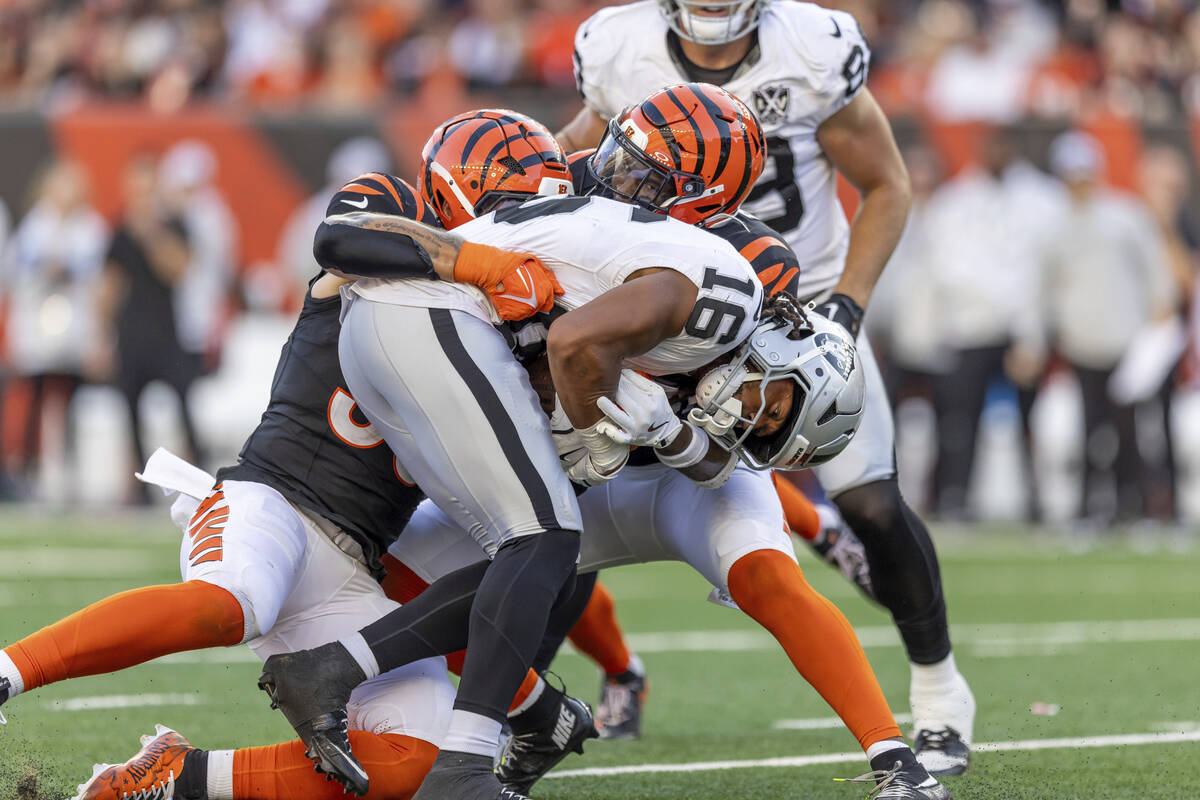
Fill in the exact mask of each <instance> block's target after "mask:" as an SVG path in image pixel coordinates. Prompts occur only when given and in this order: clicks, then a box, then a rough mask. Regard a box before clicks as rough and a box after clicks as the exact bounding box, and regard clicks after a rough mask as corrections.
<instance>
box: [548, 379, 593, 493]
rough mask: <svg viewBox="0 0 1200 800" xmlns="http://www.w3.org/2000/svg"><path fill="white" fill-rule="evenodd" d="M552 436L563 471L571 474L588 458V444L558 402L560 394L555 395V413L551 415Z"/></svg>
mask: <svg viewBox="0 0 1200 800" xmlns="http://www.w3.org/2000/svg"><path fill="white" fill-rule="evenodd" d="M550 438H551V439H552V440H553V441H554V449H555V450H557V451H558V463H559V464H561V465H562V468H563V472H566V473H568V474H570V472H571V469H572V468H573V467H575V465H577V464H578V463H579V462H580V461H582V460H583V459H585V458H587V454H588V450H587V445H585V444H584V443H583V437H581V436H580V435H579V431H577V430H575V427H574V426H573V425H572V424H571V420H569V419H567V412H565V411H563V407H562V403H560V402H558V395H555V396H554V413H552V414H551V415H550Z"/></svg>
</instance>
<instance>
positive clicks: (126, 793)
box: [72, 725, 204, 800]
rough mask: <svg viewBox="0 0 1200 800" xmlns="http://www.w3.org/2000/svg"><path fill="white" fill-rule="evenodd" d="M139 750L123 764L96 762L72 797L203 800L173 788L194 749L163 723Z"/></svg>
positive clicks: (88, 799)
mask: <svg viewBox="0 0 1200 800" xmlns="http://www.w3.org/2000/svg"><path fill="white" fill-rule="evenodd" d="M141 743H142V749H141V750H139V751H138V752H137V754H136V755H134V757H133V758H131V759H129V760H128V761H126V762H125V763H124V764H97V765H96V766H95V768H94V769H93V770H92V777H91V778H89V779H88V781H87V783H81V784H80V785H79V788H78V793H77V794H76V795H75V797H74V798H72V800H204V798H203V795H199V794H190V795H184V794H183V793H179V792H177V791H176V781H178V780H179V779H180V777H181V776H182V775H183V762H184V759H185V758H186V757H187V754H188V753H190V752H192V751H193V750H194V749H195V748H194V747H192V746H191V745H190V744H188V741H187V739H185V738H183V737H182V736H180V735H179V734H178V733H176V732H175V731H173V730H171V729H170V728H168V727H166V726H164V725H156V726H155V732H154V734H153V735H148V736H143V737H142V742H141Z"/></svg>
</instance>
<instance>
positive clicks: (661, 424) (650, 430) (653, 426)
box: [646, 422, 667, 433]
mask: <svg viewBox="0 0 1200 800" xmlns="http://www.w3.org/2000/svg"><path fill="white" fill-rule="evenodd" d="M666 424H667V423H665V422H660V423H658V424H657V425H651V426H650V427H649V428H646V433H654V432H655V431H656V430H658V429H659V428H661V427H662V426H663V425H666Z"/></svg>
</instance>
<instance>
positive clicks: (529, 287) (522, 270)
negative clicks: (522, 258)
mask: <svg viewBox="0 0 1200 800" xmlns="http://www.w3.org/2000/svg"><path fill="white" fill-rule="evenodd" d="M527 269H528V268H527V267H525V266H524V265H522V266H520V267H517V271H516V272H515V273H514V274H515V275H519V276H520V278H521V283H522V286H523V288H524V289H525V294H524V295H520V294H511V293H510V292H507V291H506V292H505V293H504V294H502V295H500V297H503V298H504V299H506V300H515V301H516V302H518V303H525V304H526V305H528V306H530V307H531V308H537V301H536V300H535V299H534V296H533V281H532V280H530V279H529V275H528V272H527Z"/></svg>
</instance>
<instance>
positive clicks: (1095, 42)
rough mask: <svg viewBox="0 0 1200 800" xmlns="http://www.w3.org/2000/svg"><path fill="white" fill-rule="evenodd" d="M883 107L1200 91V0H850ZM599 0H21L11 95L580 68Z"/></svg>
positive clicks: (209, 89)
mask: <svg viewBox="0 0 1200 800" xmlns="http://www.w3.org/2000/svg"><path fill="white" fill-rule="evenodd" d="M825 4H826V5H829V6H836V7H840V8H842V9H844V10H846V11H849V12H851V13H853V14H854V15H855V16H856V17H857V18H858V20H859V21H860V23H861V25H862V27H863V30H864V33H865V34H866V36H867V39H868V41H869V42H870V43H871V45H872V49H873V51H874V65H873V73H874V83H875V86H876V90H877V94H878V95H879V97H880V100H881V102H882V103H883V104H884V107H885V109H887V110H888V111H889V112H893V113H898V112H903V111H913V110H917V109H921V110H927V111H929V112H930V113H933V114H936V115H939V116H941V117H943V118H948V119H966V118H976V119H988V120H994V121H1004V120H1011V119H1015V118H1017V117H1019V116H1021V115H1024V114H1036V115H1044V116H1050V117H1061V116H1068V115H1071V114H1075V113H1078V112H1080V111H1086V110H1088V109H1094V108H1097V107H1104V108H1109V109H1112V110H1114V111H1118V112H1120V113H1123V114H1129V115H1134V116H1137V117H1139V118H1144V119H1155V120H1161V119H1167V118H1172V117H1177V116H1179V115H1181V114H1184V113H1187V112H1189V111H1193V110H1195V109H1196V108H1197V107H1198V106H1200V81H1198V77H1200V8H1198V7H1197V6H1198V4H1197V3H1196V2H1195V1H1194V0H1056V1H1054V2H1048V1H1044V0H834V1H833V2H828V3H825ZM602 5H605V3H603V2H597V1H596V0H7V2H5V3H4V4H2V5H0V101H2V102H4V103H6V104H9V105H15V106H24V107H35V108H54V107H58V106H61V105H63V104H70V103H72V102H78V101H79V100H80V99H82V98H88V97H104V98H120V99H137V98H141V99H144V100H146V101H147V102H149V103H150V104H152V105H153V106H154V107H156V108H164V109H166V108H174V107H179V106H182V105H184V104H186V103H188V102H190V101H194V100H198V99H204V100H209V99H214V100H220V101H222V102H230V103H240V104H246V105H249V106H253V107H258V108H274V109H314V110H319V111H320V112H321V113H338V112H345V113H352V112H355V111H361V110H363V109H367V108H370V107H371V105H372V104H373V103H375V102H377V101H378V100H380V98H381V97H382V96H383V95H385V94H386V93H391V92H408V91H412V90H414V89H416V88H418V87H419V86H421V85H422V84H423V83H424V82H426V81H428V80H435V81H437V82H439V83H441V82H445V81H447V80H455V79H457V80H459V81H462V82H465V83H467V84H469V85H470V86H472V87H506V86H517V85H544V86H570V85H571V84H572V67H571V53H572V49H573V48H572V39H573V34H574V31H575V28H576V27H577V26H578V24H579V23H580V22H582V21H583V20H584V19H585V18H586V17H587V16H588V15H589V14H591V13H592V12H593V11H595V10H596V9H597V8H599V7H600V6H602Z"/></svg>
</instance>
